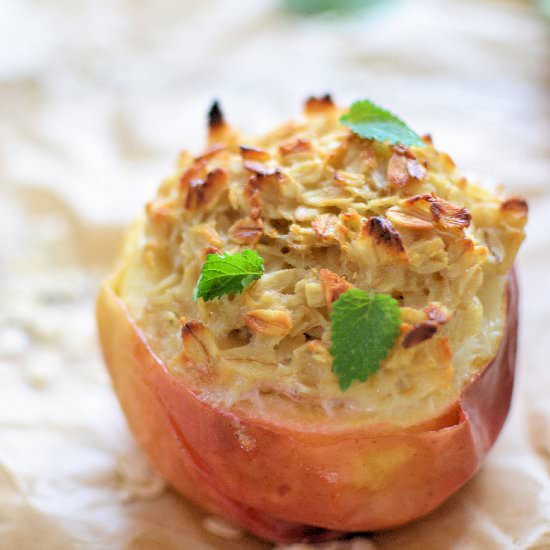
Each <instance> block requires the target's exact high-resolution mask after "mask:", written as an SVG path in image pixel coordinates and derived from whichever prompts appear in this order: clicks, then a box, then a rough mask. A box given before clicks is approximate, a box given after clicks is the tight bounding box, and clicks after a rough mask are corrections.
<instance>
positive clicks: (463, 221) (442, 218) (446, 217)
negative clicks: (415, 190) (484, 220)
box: [404, 193, 472, 229]
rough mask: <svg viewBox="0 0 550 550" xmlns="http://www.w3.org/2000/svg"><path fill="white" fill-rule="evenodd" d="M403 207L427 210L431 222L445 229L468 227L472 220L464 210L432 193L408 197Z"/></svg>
mask: <svg viewBox="0 0 550 550" xmlns="http://www.w3.org/2000/svg"><path fill="white" fill-rule="evenodd" d="M404 205H405V206H412V207H413V208H414V207H416V208H418V209H419V210H420V211H424V212H426V211H427V210H429V212H430V213H431V215H432V218H433V220H434V221H436V222H438V223H439V224H440V225H441V226H443V227H445V228H447V229H452V228H457V227H458V228H465V227H468V226H469V225H470V222H471V220H472V216H471V214H470V212H468V210H467V209H466V208H464V207H460V206H457V205H456V204H453V203H451V202H448V201H446V200H444V199H442V198H441V197H437V196H436V195H435V194H433V193H432V194H431V195H415V196H414V197H410V198H409V199H406V200H405V201H404Z"/></svg>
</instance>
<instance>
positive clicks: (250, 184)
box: [244, 175, 263, 220]
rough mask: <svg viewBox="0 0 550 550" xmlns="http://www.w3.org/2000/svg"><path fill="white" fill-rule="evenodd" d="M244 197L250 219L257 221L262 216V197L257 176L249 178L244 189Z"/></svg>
mask: <svg viewBox="0 0 550 550" xmlns="http://www.w3.org/2000/svg"><path fill="white" fill-rule="evenodd" d="M244 196H245V197H246V199H247V200H248V204H249V208H250V217H251V218H252V219H253V220H258V219H259V218H261V217H262V214H263V205H262V197H261V194H260V180H259V178H258V176H256V175H254V176H250V178H248V181H247V182H246V185H245V187H244Z"/></svg>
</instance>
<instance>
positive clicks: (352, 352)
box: [97, 96, 527, 542]
mask: <svg viewBox="0 0 550 550" xmlns="http://www.w3.org/2000/svg"><path fill="white" fill-rule="evenodd" d="M208 141H209V143H208V146H207V148H206V150H205V151H204V152H203V153H202V154H200V155H199V156H192V155H190V154H189V153H187V152H183V153H182V154H181V155H180V157H179V160H178V163H177V169H176V172H175V174H174V175H173V176H171V177H169V178H168V179H166V180H165V181H164V182H163V183H162V184H161V185H160V187H159V189H158V192H157V195H156V197H155V198H154V199H153V200H152V201H151V202H150V203H149V204H148V205H147V207H146V208H145V212H144V213H143V215H142V216H141V217H140V218H139V219H138V221H137V222H136V223H135V224H134V226H133V227H132V228H131V230H130V232H129V235H128V238H127V241H126V245H125V250H124V252H123V254H122V258H121V261H120V263H119V266H118V268H117V269H116V272H115V273H114V275H112V276H111V277H110V278H109V279H108V280H107V282H106V283H105V285H104V286H103V288H102V290H101V293H100V296H99V299H98V308H97V315H98V326H99V333H100V339H101V344H102V348H103V353H104V357H105V361H106V363H107V366H108V368H109V371H110V374H111V377H112V380H113V385H114V388H115V391H116V393H117V395H118V397H119V399H120V402H121V405H122V407H123V409H124V412H125V414H126V416H127V419H128V422H129V425H130V427H131V429H132V431H133V433H134V435H135V437H136V439H137V441H138V442H139V444H140V446H141V447H142V448H143V450H144V451H145V453H146V454H147V455H148V456H149V458H150V460H151V462H152V464H153V465H154V467H155V468H156V469H157V470H158V471H159V472H160V473H161V474H162V475H163V476H164V477H165V478H166V480H167V481H168V482H169V483H170V484H171V485H172V486H173V487H174V488H175V489H176V490H178V491H179V492H181V493H182V494H183V495H185V496H186V497H187V498H189V499H190V500H192V501H194V502H196V503H197V504H198V505H200V506H202V507H203V508H205V509H206V510H208V511H210V512H212V513H215V514H219V515H222V516H224V517H227V518H229V519H230V520H232V521H234V522H236V523H238V524H239V525H241V526H243V527H244V528H246V529H247V530H249V531H251V532H252V533H254V534H256V535H258V536H260V537H263V538H265V539H268V540H271V541H275V542H294V541H318V540H326V539H329V538H333V537H337V536H339V535H340V534H342V533H344V532H350V531H372V530H381V529H388V528H392V527H396V526H398V525H401V524H404V523H406V522H409V521H411V520H414V519H416V518H419V517H421V516H423V515H425V514H427V513H429V512H430V511H431V510H433V509H434V508H436V507H437V506H438V505H439V504H441V503H442V502H443V501H444V500H445V499H447V498H448V497H449V496H450V495H451V494H453V493H454V492H455V491H456V490H457V489H459V488H460V487H461V486H462V485H463V484H464V483H466V482H467V481H468V479H470V478H471V477H472V476H473V475H474V473H475V472H476V470H477V469H478V467H479V466H480V464H481V462H482V461H483V458H484V457H485V456H486V454H487V452H488V451H489V449H490V448H491V446H492V444H493V443H494V441H495V439H496V437H497V435H498V433H499V431H500V429H501V427H502V425H503V423H504V420H505V418H506V415H507V413H508V409H509V405H510V399H511V394H512V386H513V379H514V368H515V358H516V337H517V311H518V302H517V300H518V290H517V285H516V281H515V278H514V273H513V268H512V266H513V262H514V258H515V255H516V252H517V250H518V248H519V246H520V244H521V242H522V240H523V238H524V226H525V223H526V221H527V205H526V203H525V201H524V200H522V199H521V198H518V197H510V198H505V197H500V196H497V195H496V194H494V193H492V192H489V191H486V190H483V189H482V188H480V187H478V186H476V185H474V184H472V183H470V182H468V181H467V180H466V179H465V178H464V177H462V176H461V175H460V174H459V173H458V172H457V170H456V168H455V165H454V164H453V161H452V160H451V158H450V157H449V156H448V155H446V154H444V153H441V152H438V151H437V150H436V149H435V148H434V146H433V144H432V141H431V139H430V138H429V137H424V138H420V137H419V136H418V135H417V134H416V133H414V132H413V131H412V130H411V129H410V128H409V127H407V126H406V125H405V124H404V123H403V122H402V121H401V120H400V119H398V118H397V117H395V116H394V115H392V114H391V113H389V112H388V111H386V110H384V109H382V108H380V107H378V106H376V105H375V104H373V103H371V102H370V101H368V100H364V101H360V102H357V103H355V104H353V105H352V107H351V108H350V109H349V110H347V111H345V112H344V111H341V110H340V109H338V108H337V107H336V106H335V105H334V104H333V102H332V100H331V99H330V97H328V96H325V97H322V98H311V99H309V100H308V101H307V102H306V105H305V109H304V114H303V116H302V118H301V119H299V120H296V121H291V122H287V123H285V124H283V125H282V126H280V127H278V128H276V129H275V130H274V131H272V132H270V133H268V134H267V135H263V136H260V137H256V138H254V139H247V138H243V137H241V136H240V135H239V134H238V133H237V132H236V131H235V129H233V128H232V127H231V126H229V125H228V124H227V122H226V121H225V119H224V116H223V114H222V112H221V110H220V108H219V106H218V105H217V104H215V105H214V106H213V108H212V109H211V111H210V113H209V136H208Z"/></svg>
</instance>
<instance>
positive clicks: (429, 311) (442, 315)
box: [424, 302, 450, 325]
mask: <svg viewBox="0 0 550 550" xmlns="http://www.w3.org/2000/svg"><path fill="white" fill-rule="evenodd" d="M424 313H425V314H426V317H427V318H428V319H429V320H430V321H433V322H434V323H437V324H438V325H444V324H445V323H447V322H448V321H449V319H450V315H449V310H448V309H447V308H446V307H445V306H443V305H441V304H440V303H438V302H433V303H431V304H428V305H427V306H426V307H425V308H424Z"/></svg>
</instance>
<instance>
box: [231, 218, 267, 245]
mask: <svg viewBox="0 0 550 550" xmlns="http://www.w3.org/2000/svg"><path fill="white" fill-rule="evenodd" d="M263 231H264V225H263V222H262V220H260V219H256V220H255V219H253V218H245V219H243V220H238V221H236V222H235V223H234V224H233V225H232V226H231V228H230V229H229V238H230V239H231V240H232V241H233V242H235V243H237V244H246V245H254V244H256V243H257V242H258V241H259V240H260V237H261V236H262V234H263Z"/></svg>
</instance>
